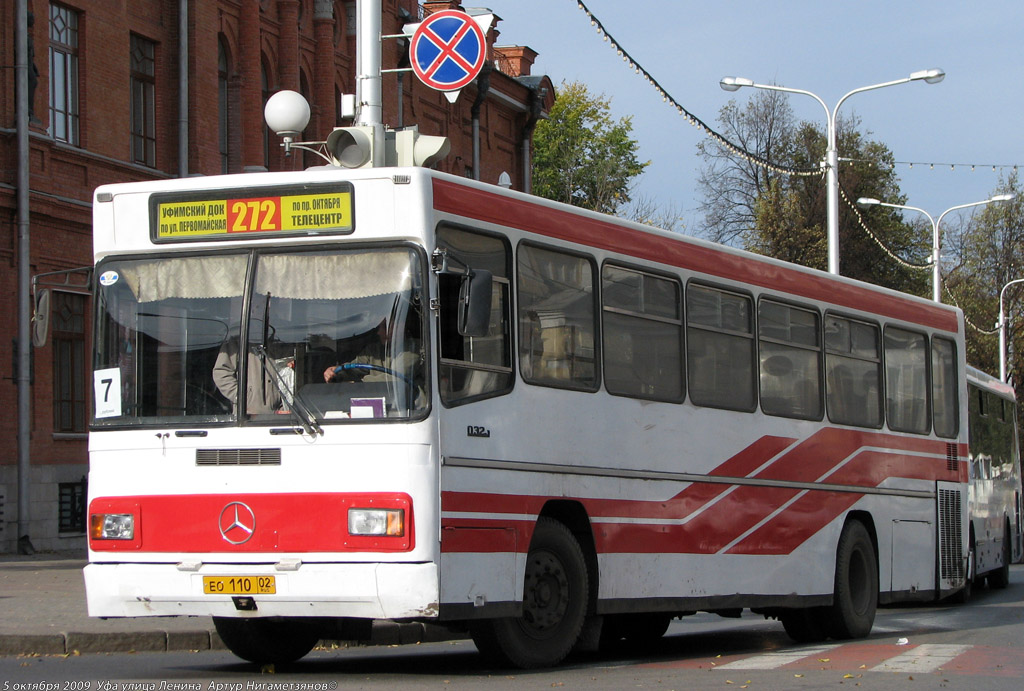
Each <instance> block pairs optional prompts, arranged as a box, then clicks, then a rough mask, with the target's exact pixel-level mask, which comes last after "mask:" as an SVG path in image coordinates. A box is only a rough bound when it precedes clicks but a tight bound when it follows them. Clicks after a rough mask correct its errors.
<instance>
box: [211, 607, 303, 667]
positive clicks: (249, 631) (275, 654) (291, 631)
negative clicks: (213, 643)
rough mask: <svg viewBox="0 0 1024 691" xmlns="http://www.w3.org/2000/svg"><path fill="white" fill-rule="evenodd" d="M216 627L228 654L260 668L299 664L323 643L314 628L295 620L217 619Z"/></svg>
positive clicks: (215, 620)
mask: <svg viewBox="0 0 1024 691" xmlns="http://www.w3.org/2000/svg"><path fill="white" fill-rule="evenodd" d="M213 625H214V627H215V628H216V629H217V633H218V634H219V635H220V638H221V640H222V641H224V645H226V646H227V647H228V650H230V651H231V652H232V653H234V654H235V655H237V656H238V657H240V658H242V659H243V660H248V661H249V662H255V663H256V664H258V665H264V664H278V665H284V664H288V663H290V662H295V661H296V660H298V659H299V658H300V657H303V656H305V655H306V654H307V653H308V652H309V651H310V650H312V649H313V646H315V645H316V644H317V641H319V640H320V636H319V635H318V634H317V633H315V632H314V631H313V629H312V628H310V627H308V626H304V625H303V624H302V623H301V620H295V619H277V618H273V619H238V618H235V617H214V618H213Z"/></svg>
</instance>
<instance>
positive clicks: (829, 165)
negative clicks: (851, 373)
mask: <svg viewBox="0 0 1024 691" xmlns="http://www.w3.org/2000/svg"><path fill="white" fill-rule="evenodd" d="M945 76H946V73H945V72H943V71H942V70H940V69H931V70H920V71H918V72H914V73H912V74H911V75H910V76H909V77H904V78H903V79H896V80H894V81H891V82H883V83H882V84H873V85H871V86H862V87H861V88H859V89H854V90H853V91H851V92H849V93H847V94H846V95H845V96H843V97H842V98H841V99H839V102H838V103H836V105H835V108H833V109H832V110H829V109H828V106H827V105H825V101H823V100H821V98H820V97H818V96H817V95H815V94H813V93H811V92H810V91H804V90H803V89H790V88H788V87H784V86H776V85H775V84H756V83H755V82H754V81H753V80H751V79H745V78H743V77H723V78H722V80H721V81H720V82H719V83H718V84H719V86H721V87H722V88H723V89H725V90H726V91H736V90H737V89H739V88H740V87H742V86H749V87H752V88H754V89H767V90H769V91H784V92H786V93H790V94H803V95H805V96H810V97H811V98H813V99H814V100H815V101H817V102H818V103H819V104H821V107H822V108H824V109H825V124H826V127H825V136H826V141H827V145H826V148H825V183H826V189H827V192H828V194H827V214H826V218H827V221H828V271H829V273H833V274H838V273H839V151H838V150H837V148H836V116H837V115H838V113H839V106H841V105H842V104H843V101H845V100H846V99H848V98H849V97H850V96H853V95H854V94H859V93H861V92H862V91H872V90H874V89H881V88H883V87H886V86H896V85H897V84H906V83H907V82H915V81H918V80H922V79H923V80H924V81H925V82H927V83H928V84H937V83H938V82H941V81H942V79H943V78H944V77H945Z"/></svg>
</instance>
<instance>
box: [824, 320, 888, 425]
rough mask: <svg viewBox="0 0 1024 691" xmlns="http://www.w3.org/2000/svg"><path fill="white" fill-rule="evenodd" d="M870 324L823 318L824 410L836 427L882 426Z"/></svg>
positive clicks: (874, 332)
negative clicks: (838, 425)
mask: <svg viewBox="0 0 1024 691" xmlns="http://www.w3.org/2000/svg"><path fill="white" fill-rule="evenodd" d="M878 336H879V334H878V327H877V326H875V325H874V324H867V323H865V322H861V321H856V320H854V319H845V318H843V317H837V316H835V315H831V314H829V315H825V409H826V410H827V411H828V419H829V420H831V421H832V422H834V423H837V424H840V425H857V426H859V427H873V428H876V429H877V428H879V427H881V426H882V410H883V408H882V352H881V345H880V343H879V337H878Z"/></svg>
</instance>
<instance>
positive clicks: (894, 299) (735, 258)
mask: <svg viewBox="0 0 1024 691" xmlns="http://www.w3.org/2000/svg"><path fill="white" fill-rule="evenodd" d="M433 193H434V208H435V209H436V210H438V211H442V212H445V213H451V214H456V215H459V216H464V217H467V218H474V219H477V220H479V221H485V222H488V223H494V224H497V225H502V226H506V227H512V228H519V229H521V230H527V231H529V232H533V233H537V234H540V235H545V236H548V237H552V238H556V239H560V240H566V241H568V242H575V243H578V244H581V245H585V246H589V247H594V248H597V249H603V250H608V251H613V252H617V253H622V254H626V255H629V256H632V257H637V258H640V259H647V260H650V261H654V262H659V263H662V264H669V265H671V266H676V267H679V268H682V269H688V270H691V271H697V272H700V273H704V274H708V275H710V276H716V277H719V278H724V279H729V280H733V281H739V282H742V283H749V284H751V285H756V286H759V287H761V288H767V289H770V290H773V291H779V292H783V293H788V294H790V295H798V296H800V297H803V298H807V299H810V300H820V301H822V302H829V303H831V304H835V305H839V306H841V307H846V308H849V309H855V310H860V311H863V312H872V313H875V314H880V315H883V316H886V317H889V318H892V319H899V320H901V321H906V322H909V323H912V324H919V325H921V326H926V327H930V328H934V329H941V330H943V331H947V332H949V333H959V330H960V326H959V321H958V319H957V315H956V312H955V311H954V310H953V309H951V308H943V307H939V306H936V305H931V304H925V303H924V302H922V301H912V300H908V299H905V298H902V297H900V296H898V295H893V294H891V293H888V292H882V291H879V290H872V289H871V288H870V287H868V286H866V285H856V284H852V283H847V282H845V281H837V280H835V279H834V278H832V277H830V276H828V275H827V274H821V273H812V272H810V271H809V270H808V271H804V270H800V269H798V268H795V267H789V266H782V265H779V264H775V263H772V262H768V261H763V260H759V259H757V258H754V257H751V256H743V255H740V254H737V253H734V252H730V251H727V250H725V249H717V248H714V247H708V246H706V245H700V244H697V243H693V242H690V241H688V240H687V239H686V238H685V237H683V236H679V238H678V239H673V240H667V239H666V238H664V237H662V236H659V235H656V234H654V233H645V232H642V231H639V230H636V229H634V228H629V227H625V226H622V225H619V224H617V223H614V222H612V221H606V220H603V219H598V218H593V217H591V216H588V215H584V214H575V213H571V212H569V211H565V210H562V209H555V208H552V207H550V206H546V205H543V204H538V203H534V202H529V201H525V200H521V199H512V198H509V197H505V196H503V195H499V194H494V193H492V192H487V191H485V190H480V189H476V188H473V187H469V186H463V185H460V184H458V183H454V182H450V181H447V180H439V179H434V180H433Z"/></svg>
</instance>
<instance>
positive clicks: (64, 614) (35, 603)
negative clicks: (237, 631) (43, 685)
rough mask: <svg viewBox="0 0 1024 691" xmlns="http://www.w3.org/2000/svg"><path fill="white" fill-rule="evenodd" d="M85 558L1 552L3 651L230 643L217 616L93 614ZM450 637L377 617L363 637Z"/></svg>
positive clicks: (385, 640) (390, 640) (378, 641)
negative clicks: (217, 623) (222, 637)
mask: <svg viewBox="0 0 1024 691" xmlns="http://www.w3.org/2000/svg"><path fill="white" fill-rule="evenodd" d="M86 563H87V562H86V559H85V558H84V557H82V556H79V555H78V554H73V553H47V554H34V555H32V556H21V555H16V554H0V655H32V654H39V655H63V654H67V653H72V654H73V653H75V652H79V653H116V652H129V651H161V650H164V651H165V650H223V649H224V644H223V643H222V642H221V640H220V637H219V636H218V635H217V632H216V630H215V629H214V626H213V620H212V619H211V618H210V617H137V618H123V619H106V620H104V619H96V618H93V617H90V616H89V615H88V614H87V613H86V605H85V580H84V578H83V576H82V569H83V568H84V567H85V565H86ZM451 637H452V635H451V634H450V633H448V632H447V631H444V630H442V629H438V628H435V627H431V626H424V625H422V624H395V623H390V622H374V626H373V635H372V638H371V640H370V641H365V642H363V643H369V644H371V645H394V644H399V643H418V642H427V641H435V640H447V639H450V638H451ZM352 644H355V642H352ZM342 645H344V643H342Z"/></svg>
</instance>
